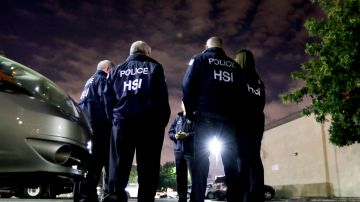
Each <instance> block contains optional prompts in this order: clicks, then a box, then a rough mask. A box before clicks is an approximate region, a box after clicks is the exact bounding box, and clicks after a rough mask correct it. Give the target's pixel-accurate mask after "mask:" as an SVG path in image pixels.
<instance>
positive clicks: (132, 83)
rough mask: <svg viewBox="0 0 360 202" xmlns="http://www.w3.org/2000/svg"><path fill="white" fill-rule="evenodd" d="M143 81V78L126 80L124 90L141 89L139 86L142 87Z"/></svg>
mask: <svg viewBox="0 0 360 202" xmlns="http://www.w3.org/2000/svg"><path fill="white" fill-rule="evenodd" d="M141 82H142V79H134V80H129V81H124V88H123V91H127V90H136V89H139V88H141Z"/></svg>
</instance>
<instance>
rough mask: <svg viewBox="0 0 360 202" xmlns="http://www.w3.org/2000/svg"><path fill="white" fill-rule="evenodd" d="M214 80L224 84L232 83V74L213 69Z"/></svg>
mask: <svg viewBox="0 0 360 202" xmlns="http://www.w3.org/2000/svg"><path fill="white" fill-rule="evenodd" d="M214 79H215V80H219V81H225V82H233V81H234V78H233V73H232V72H227V71H223V70H216V69H214Z"/></svg>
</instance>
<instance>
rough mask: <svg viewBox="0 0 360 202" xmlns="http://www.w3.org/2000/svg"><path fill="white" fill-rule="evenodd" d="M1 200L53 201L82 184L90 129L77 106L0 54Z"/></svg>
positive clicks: (47, 83) (89, 146) (46, 81)
mask: <svg viewBox="0 0 360 202" xmlns="http://www.w3.org/2000/svg"><path fill="white" fill-rule="evenodd" d="M0 141H1V144H0V196H1V197H10V196H18V197H33V198H42V197H52V198H53V197H55V196H56V195H57V194H61V193H64V192H71V191H72V189H73V187H74V186H73V185H74V183H77V182H79V181H80V180H81V179H83V177H84V174H85V173H86V164H87V161H88V158H89V156H90V151H91V129H90V127H89V124H88V122H87V120H86V117H85V116H84V114H83V113H82V111H81V110H80V108H79V107H78V106H77V104H76V102H75V101H74V100H73V99H72V98H71V97H70V96H68V95H67V94H66V93H65V92H64V91H63V90H61V89H60V88H59V87H58V86H56V84H55V83H54V82H52V81H50V80H49V79H47V78H46V77H44V76H43V75H41V74H39V73H38V72H36V71H34V70H32V69H30V68H28V67H26V66H24V65H22V64H19V63H17V62H15V61H13V60H10V59H8V58H6V57H3V56H1V55H0Z"/></svg>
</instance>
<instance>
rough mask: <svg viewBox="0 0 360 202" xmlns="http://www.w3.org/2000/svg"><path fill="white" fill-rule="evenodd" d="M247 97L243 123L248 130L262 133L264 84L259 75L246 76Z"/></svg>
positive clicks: (263, 123)
mask: <svg viewBox="0 0 360 202" xmlns="http://www.w3.org/2000/svg"><path fill="white" fill-rule="evenodd" d="M246 90H247V96H246V97H247V98H246V104H245V108H244V114H245V115H246V116H243V120H242V121H243V124H244V125H245V126H247V127H245V128H247V129H248V130H249V131H255V133H257V134H262V133H263V132H264V127H265V116H264V107H265V85H264V83H263V82H262V80H261V79H260V78H259V77H256V78H254V77H250V76H248V77H246Z"/></svg>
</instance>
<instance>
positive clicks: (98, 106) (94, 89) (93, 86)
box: [79, 70, 109, 130]
mask: <svg viewBox="0 0 360 202" xmlns="http://www.w3.org/2000/svg"><path fill="white" fill-rule="evenodd" d="M106 75H107V74H106V73H105V72H104V71H101V70H97V71H96V72H95V74H94V75H93V76H91V77H90V79H88V80H87V82H86V84H85V86H84V90H83V92H82V93H81V97H80V101H79V106H80V107H81V108H82V109H83V111H84V112H85V114H86V116H87V118H88V119H89V121H90V124H91V127H92V128H93V129H94V130H96V129H97V128H101V127H102V126H104V125H105V124H109V120H108V119H107V116H106V112H105V105H104V100H103V93H104V87H105V84H106Z"/></svg>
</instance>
